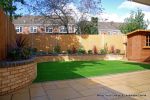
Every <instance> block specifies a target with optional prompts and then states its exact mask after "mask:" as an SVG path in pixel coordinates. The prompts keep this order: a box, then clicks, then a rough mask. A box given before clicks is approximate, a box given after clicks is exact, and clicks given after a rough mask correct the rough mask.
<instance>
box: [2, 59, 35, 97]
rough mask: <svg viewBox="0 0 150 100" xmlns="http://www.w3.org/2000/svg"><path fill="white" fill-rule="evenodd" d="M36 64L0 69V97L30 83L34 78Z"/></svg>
mask: <svg viewBox="0 0 150 100" xmlns="http://www.w3.org/2000/svg"><path fill="white" fill-rule="evenodd" d="M36 66H37V65H36V63H35V62H33V63H30V64H26V65H21V66H16V67H11V68H8V67H6V68H0V95H5V94H8V93H10V92H15V91H16V90H18V89H21V88H23V87H25V86H27V85H29V84H30V83H32V81H33V80H34V79H35V78H36V75H37V68H36Z"/></svg>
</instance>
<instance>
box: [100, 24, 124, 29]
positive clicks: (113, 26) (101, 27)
mask: <svg viewBox="0 0 150 100" xmlns="http://www.w3.org/2000/svg"><path fill="white" fill-rule="evenodd" d="M120 25H122V23H118V22H99V23H98V28H99V29H106V30H107V29H111V30H119V27H120Z"/></svg>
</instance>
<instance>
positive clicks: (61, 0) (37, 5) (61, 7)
mask: <svg viewBox="0 0 150 100" xmlns="http://www.w3.org/2000/svg"><path fill="white" fill-rule="evenodd" d="M100 1H101V0H40V1H39V0H34V2H33V3H32V4H28V6H29V7H30V8H32V11H33V12H34V13H35V15H40V16H44V17H45V18H44V20H45V21H43V22H48V21H49V20H52V16H57V20H55V19H54V20H53V22H52V21H51V23H52V24H53V23H54V24H57V25H58V26H64V27H65V29H66V31H67V33H69V25H68V24H69V21H71V20H72V21H73V22H74V23H75V24H77V25H76V28H77V31H78V32H79V31H80V22H81V21H84V20H85V19H87V17H89V16H88V15H90V14H97V13H99V12H101V10H102V7H101V5H100V4H101V2H100ZM74 2H76V3H78V5H76V8H77V9H78V11H79V12H80V14H77V13H76V11H75V10H74V9H70V8H68V5H69V4H70V3H74ZM30 10H31V9H30ZM32 11H31V12H32ZM75 19H76V21H75ZM73 22H72V23H73ZM43 24H44V23H43ZM77 31H76V32H75V33H78V32H77Z"/></svg>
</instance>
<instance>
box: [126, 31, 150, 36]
mask: <svg viewBox="0 0 150 100" xmlns="http://www.w3.org/2000/svg"><path fill="white" fill-rule="evenodd" d="M137 32H143V33H150V30H142V29H138V30H135V31H132V32H130V33H128V34H127V36H129V35H131V34H135V33H137Z"/></svg>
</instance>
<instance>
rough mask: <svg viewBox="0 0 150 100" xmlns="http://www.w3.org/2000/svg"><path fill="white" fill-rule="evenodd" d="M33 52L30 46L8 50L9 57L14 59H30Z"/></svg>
mask: <svg viewBox="0 0 150 100" xmlns="http://www.w3.org/2000/svg"><path fill="white" fill-rule="evenodd" d="M31 54H32V52H31V49H30V48H14V49H12V50H10V51H9V52H8V59H9V60H12V61H15V60H23V59H29V58H30V57H31Z"/></svg>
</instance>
